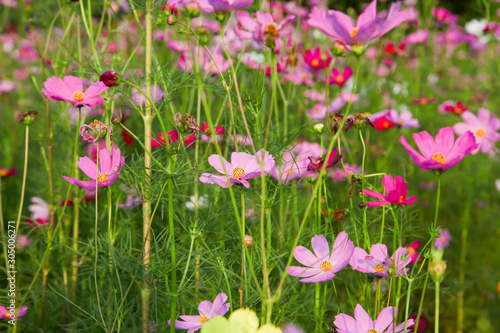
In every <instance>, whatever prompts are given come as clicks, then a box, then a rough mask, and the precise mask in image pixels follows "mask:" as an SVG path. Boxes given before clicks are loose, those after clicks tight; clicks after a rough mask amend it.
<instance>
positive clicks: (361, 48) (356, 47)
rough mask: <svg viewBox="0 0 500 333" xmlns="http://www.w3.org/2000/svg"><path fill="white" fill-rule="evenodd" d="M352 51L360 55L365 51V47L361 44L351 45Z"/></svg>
mask: <svg viewBox="0 0 500 333" xmlns="http://www.w3.org/2000/svg"><path fill="white" fill-rule="evenodd" d="M352 52H353V53H354V54H355V55H357V56H362V55H363V53H365V47H364V45H362V44H357V45H353V47H352Z"/></svg>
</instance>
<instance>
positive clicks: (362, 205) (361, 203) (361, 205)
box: [358, 201, 366, 208]
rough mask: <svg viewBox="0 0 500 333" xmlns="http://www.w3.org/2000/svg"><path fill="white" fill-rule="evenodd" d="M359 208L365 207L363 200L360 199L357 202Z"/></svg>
mask: <svg viewBox="0 0 500 333" xmlns="http://www.w3.org/2000/svg"><path fill="white" fill-rule="evenodd" d="M358 206H359V208H365V207H366V202H364V201H361V202H360V203H359V204H358Z"/></svg>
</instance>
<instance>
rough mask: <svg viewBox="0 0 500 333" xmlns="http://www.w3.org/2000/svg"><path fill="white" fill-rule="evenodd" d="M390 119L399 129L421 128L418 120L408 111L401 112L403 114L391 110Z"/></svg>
mask: <svg viewBox="0 0 500 333" xmlns="http://www.w3.org/2000/svg"><path fill="white" fill-rule="evenodd" d="M389 118H391V120H392V121H393V122H394V123H395V124H396V126H398V127H405V128H419V127H420V123H419V122H418V119H415V118H413V114H412V113H411V112H410V111H408V110H403V111H401V113H398V111H397V110H389Z"/></svg>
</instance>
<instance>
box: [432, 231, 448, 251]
mask: <svg viewBox="0 0 500 333" xmlns="http://www.w3.org/2000/svg"><path fill="white" fill-rule="evenodd" d="M438 231H439V237H437V238H436V239H434V247H435V248H438V249H444V248H445V247H448V246H450V240H451V234H450V232H449V231H448V229H441V228H439V229H438Z"/></svg>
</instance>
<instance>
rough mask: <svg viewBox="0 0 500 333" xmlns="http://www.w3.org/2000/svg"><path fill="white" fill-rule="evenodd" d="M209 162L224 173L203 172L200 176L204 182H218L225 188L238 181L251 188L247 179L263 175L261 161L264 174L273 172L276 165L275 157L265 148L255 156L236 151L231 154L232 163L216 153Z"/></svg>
mask: <svg viewBox="0 0 500 333" xmlns="http://www.w3.org/2000/svg"><path fill="white" fill-rule="evenodd" d="M208 163H209V164H210V165H211V166H213V167H214V168H215V170H217V171H218V172H220V173H221V174H222V175H213V174H210V173H203V174H202V175H201V176H200V181H201V182H202V183H205V184H217V185H220V186H222V187H223V188H228V187H229V185H231V186H232V185H233V184H235V183H236V184H242V185H243V186H245V187H246V188H249V187H250V183H249V182H248V181H247V179H252V178H256V177H260V176H262V170H261V163H263V169H264V175H267V174H268V173H269V172H271V170H272V169H273V167H274V157H272V156H271V155H270V154H269V153H268V152H267V151H265V150H264V149H261V150H259V151H258V152H257V154H256V155H255V156H254V155H250V154H247V153H238V152H234V153H232V154H231V163H229V162H228V161H226V159H225V158H224V157H222V156H220V155H218V154H214V155H211V156H210V157H209V158H208ZM228 180H229V183H228Z"/></svg>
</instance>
